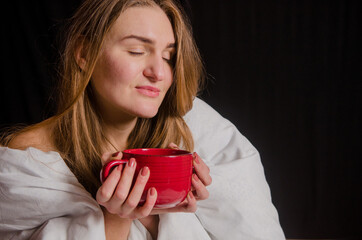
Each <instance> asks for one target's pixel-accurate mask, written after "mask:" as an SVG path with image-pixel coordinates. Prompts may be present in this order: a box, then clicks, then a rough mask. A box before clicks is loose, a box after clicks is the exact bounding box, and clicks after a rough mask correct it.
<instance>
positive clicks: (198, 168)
mask: <svg viewBox="0 0 362 240" xmlns="http://www.w3.org/2000/svg"><path fill="white" fill-rule="evenodd" d="M193 165H194V170H195V173H196V174H197V176H198V177H199V178H200V180H201V181H202V182H203V184H204V185H205V186H209V185H210V184H211V182H212V178H211V176H210V168H209V167H208V166H207V165H206V164H205V162H204V161H203V160H202V159H201V157H200V156H199V155H198V154H197V153H196V152H195V153H194V161H193Z"/></svg>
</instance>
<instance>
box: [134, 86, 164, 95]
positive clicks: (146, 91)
mask: <svg viewBox="0 0 362 240" xmlns="http://www.w3.org/2000/svg"><path fill="white" fill-rule="evenodd" d="M136 89H137V91H138V92H139V93H141V94H142V95H145V96H147V97H158V96H159V95H160V89H158V88H155V87H152V86H137V87H136Z"/></svg>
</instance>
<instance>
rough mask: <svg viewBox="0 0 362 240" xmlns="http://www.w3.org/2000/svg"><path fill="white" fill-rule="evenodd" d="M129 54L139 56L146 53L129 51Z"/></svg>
mask: <svg viewBox="0 0 362 240" xmlns="http://www.w3.org/2000/svg"><path fill="white" fill-rule="evenodd" d="M128 53H129V54H131V55H135V56H137V55H142V54H143V53H144V52H135V51H128Z"/></svg>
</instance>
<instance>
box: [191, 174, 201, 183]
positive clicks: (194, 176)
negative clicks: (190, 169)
mask: <svg viewBox="0 0 362 240" xmlns="http://www.w3.org/2000/svg"><path fill="white" fill-rule="evenodd" d="M192 177H193V178H194V179H195V181H197V182H198V181H200V179H199V177H198V176H197V175H196V174H192Z"/></svg>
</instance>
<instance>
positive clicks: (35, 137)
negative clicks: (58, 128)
mask: <svg viewBox="0 0 362 240" xmlns="http://www.w3.org/2000/svg"><path fill="white" fill-rule="evenodd" d="M51 130H52V128H51V125H50V124H46V123H45V122H42V123H39V124H36V125H34V126H30V127H27V128H25V129H23V130H20V131H19V132H18V133H15V134H14V137H13V138H12V139H11V140H10V142H9V143H8V146H7V147H9V148H13V149H19V150H25V149H27V148H29V147H33V148H37V149H39V150H42V151H44V152H48V151H54V150H55V147H54V144H53V141H52V137H51V135H52V134H51V132H52V131H51Z"/></svg>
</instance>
